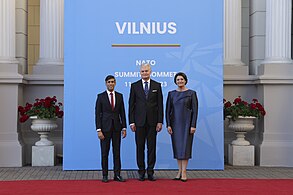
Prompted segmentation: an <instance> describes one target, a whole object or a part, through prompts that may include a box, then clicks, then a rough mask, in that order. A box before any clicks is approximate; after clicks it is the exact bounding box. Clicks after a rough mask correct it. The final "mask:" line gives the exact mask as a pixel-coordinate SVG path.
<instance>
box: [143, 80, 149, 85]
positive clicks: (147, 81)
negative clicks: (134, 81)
mask: <svg viewBox="0 0 293 195" xmlns="http://www.w3.org/2000/svg"><path fill="white" fill-rule="evenodd" d="M141 82H142V84H143V85H144V82H145V81H144V80H143V79H141ZM147 82H148V84H150V82H151V79H149V80H147Z"/></svg>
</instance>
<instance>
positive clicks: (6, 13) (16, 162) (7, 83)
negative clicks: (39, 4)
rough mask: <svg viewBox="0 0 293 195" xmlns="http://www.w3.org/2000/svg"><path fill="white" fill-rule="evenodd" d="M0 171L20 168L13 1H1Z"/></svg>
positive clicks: (20, 147)
mask: <svg viewBox="0 0 293 195" xmlns="http://www.w3.org/2000/svg"><path fill="white" fill-rule="evenodd" d="M0 28H1V30H0V91H1V93H0V108H1V111H0V124H1V125H0V167H19V166H22V165H23V144H22V143H21V142H20V140H22V137H21V135H20V134H19V132H18V125H17V124H18V123H17V118H18V117H17V114H18V113H17V106H18V103H19V99H21V98H19V94H20V93H21V89H20V87H19V84H20V83H22V78H23V77H22V75H20V74H19V73H20V72H21V69H20V66H19V64H18V61H17V60H16V58H15V0H1V1H0Z"/></svg>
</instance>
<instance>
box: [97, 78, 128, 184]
mask: <svg viewBox="0 0 293 195" xmlns="http://www.w3.org/2000/svg"><path fill="white" fill-rule="evenodd" d="M105 82H106V87H107V90H106V91H104V92H103V93H100V94H98V97H97V101H96V129H97V132H98V137H99V139H100V143H101V153H102V170H103V179H102V182H108V156H109V150H110V143H111V141H112V148H113V160H114V180H115V181H119V182H124V181H125V180H124V179H123V178H122V177H121V175H120V171H121V159H120V145H121V135H120V134H122V138H125V137H126V118H125V109H124V102H123V96H122V94H121V93H119V92H117V91H114V88H115V85H116V80H115V77H114V76H112V75H108V76H107V77H106V79H105ZM121 132H122V133H121Z"/></svg>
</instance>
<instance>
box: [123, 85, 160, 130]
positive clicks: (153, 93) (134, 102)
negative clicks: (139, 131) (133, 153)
mask: <svg viewBox="0 0 293 195" xmlns="http://www.w3.org/2000/svg"><path fill="white" fill-rule="evenodd" d="M128 114H129V123H130V124H132V123H135V125H136V126H141V127H142V126H144V125H145V123H147V124H148V125H150V126H156V125H157V123H163V95H162V88H161V84H160V83H158V82H156V81H154V80H152V79H151V80H150V89H149V93H148V98H146V96H145V93H144V90H143V86H142V81H141V80H138V81H137V82H135V83H133V84H131V88H130V96H129V112H128Z"/></svg>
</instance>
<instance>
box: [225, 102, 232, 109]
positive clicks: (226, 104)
mask: <svg viewBox="0 0 293 195" xmlns="http://www.w3.org/2000/svg"><path fill="white" fill-rule="evenodd" d="M231 105H232V104H231V102H226V103H225V104H224V106H225V108H229V107H230V106H231Z"/></svg>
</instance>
